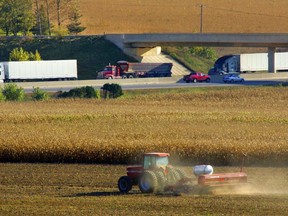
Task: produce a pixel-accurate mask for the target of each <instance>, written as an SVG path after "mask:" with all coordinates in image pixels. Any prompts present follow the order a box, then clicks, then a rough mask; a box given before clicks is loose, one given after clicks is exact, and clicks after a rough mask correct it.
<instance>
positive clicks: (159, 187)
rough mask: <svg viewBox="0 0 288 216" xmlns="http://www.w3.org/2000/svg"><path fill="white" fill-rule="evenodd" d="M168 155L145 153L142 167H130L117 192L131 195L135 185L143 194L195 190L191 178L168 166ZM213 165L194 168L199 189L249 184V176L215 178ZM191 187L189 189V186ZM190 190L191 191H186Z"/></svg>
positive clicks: (240, 174) (233, 175)
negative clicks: (180, 189)
mask: <svg viewBox="0 0 288 216" xmlns="http://www.w3.org/2000/svg"><path fill="white" fill-rule="evenodd" d="M169 156H170V155H169V153H158V152H152V153H145V154H144V157H143V165H139V166H128V167H127V176H122V177H120V178H119V180H118V188H119V191H120V192H121V193H128V192H129V191H130V190H131V189H132V186H133V185H138V186H139V189H140V190H141V192H143V193H155V192H164V191H177V190H178V189H179V188H185V190H186V189H187V190H189V187H190V189H192V190H193V187H194V186H195V185H196V183H195V184H194V185H193V184H192V186H191V183H193V182H192V178H191V177H188V176H187V175H186V173H185V172H183V171H182V170H181V169H179V168H176V167H172V166H171V165H170V164H169V159H168V158H169ZM212 172H213V168H212V167H211V166H210V165H199V166H195V167H194V174H195V175H196V176H197V178H198V186H200V187H203V186H204V187H205V186H215V185H217V186H218V185H227V184H235V183H242V182H243V183H245V182H247V175H246V173H244V172H242V169H241V171H240V172H237V173H222V174H212ZM189 184H190V186H188V185H189ZM187 186H188V187H187Z"/></svg>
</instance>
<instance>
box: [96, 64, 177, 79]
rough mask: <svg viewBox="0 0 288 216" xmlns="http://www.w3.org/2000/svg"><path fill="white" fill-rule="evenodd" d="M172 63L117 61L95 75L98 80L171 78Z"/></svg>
mask: <svg viewBox="0 0 288 216" xmlns="http://www.w3.org/2000/svg"><path fill="white" fill-rule="evenodd" d="M172 66H173V64H172V63H138V62H127V61H118V62H117V63H116V65H110V64H109V65H107V66H106V67H105V68H104V69H103V70H102V71H100V72H98V73H97V78H98V79H118V78H122V79H126V78H141V77H171V75H172V72H171V69H172Z"/></svg>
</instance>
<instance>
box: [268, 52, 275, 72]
mask: <svg viewBox="0 0 288 216" xmlns="http://www.w3.org/2000/svg"><path fill="white" fill-rule="evenodd" d="M275 62H276V48H275V47H269V48H268V72H270V73H276V65H275Z"/></svg>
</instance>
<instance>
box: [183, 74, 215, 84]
mask: <svg viewBox="0 0 288 216" xmlns="http://www.w3.org/2000/svg"><path fill="white" fill-rule="evenodd" d="M183 80H184V81H185V82H187V83H189V82H210V80H211V77H210V76H209V75H206V74H203V73H200V72H191V73H190V74H189V75H185V76H184V77H183Z"/></svg>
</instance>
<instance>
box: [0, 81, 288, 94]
mask: <svg viewBox="0 0 288 216" xmlns="http://www.w3.org/2000/svg"><path fill="white" fill-rule="evenodd" d="M283 82H288V78H287V79H286V78H278V79H275V78H274V79H259V80H255V79H252V80H249V79H246V81H245V82H243V83H224V82H222V81H221V80H220V79H218V80H213V79H212V81H211V82H210V83H206V82H202V83H185V82H183V80H181V79H179V80H177V79H175V78H174V79H173V78H162V79H161V78H147V79H131V80H81V81H55V82H52V81H50V82H21V83H16V84H17V85H18V86H21V87H22V88H24V89H25V92H27V93H30V92H32V91H33V87H39V88H40V89H42V90H45V91H47V92H58V91H69V90H70V89H73V88H76V87H82V86H93V87H94V88H95V89H100V88H101V87H102V86H103V85H104V84H105V83H118V84H119V85H121V87H122V89H123V90H133V89H165V88H193V87H223V86H230V87H233V86H263V85H277V84H281V83H283ZM2 85H3V84H2Z"/></svg>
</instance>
